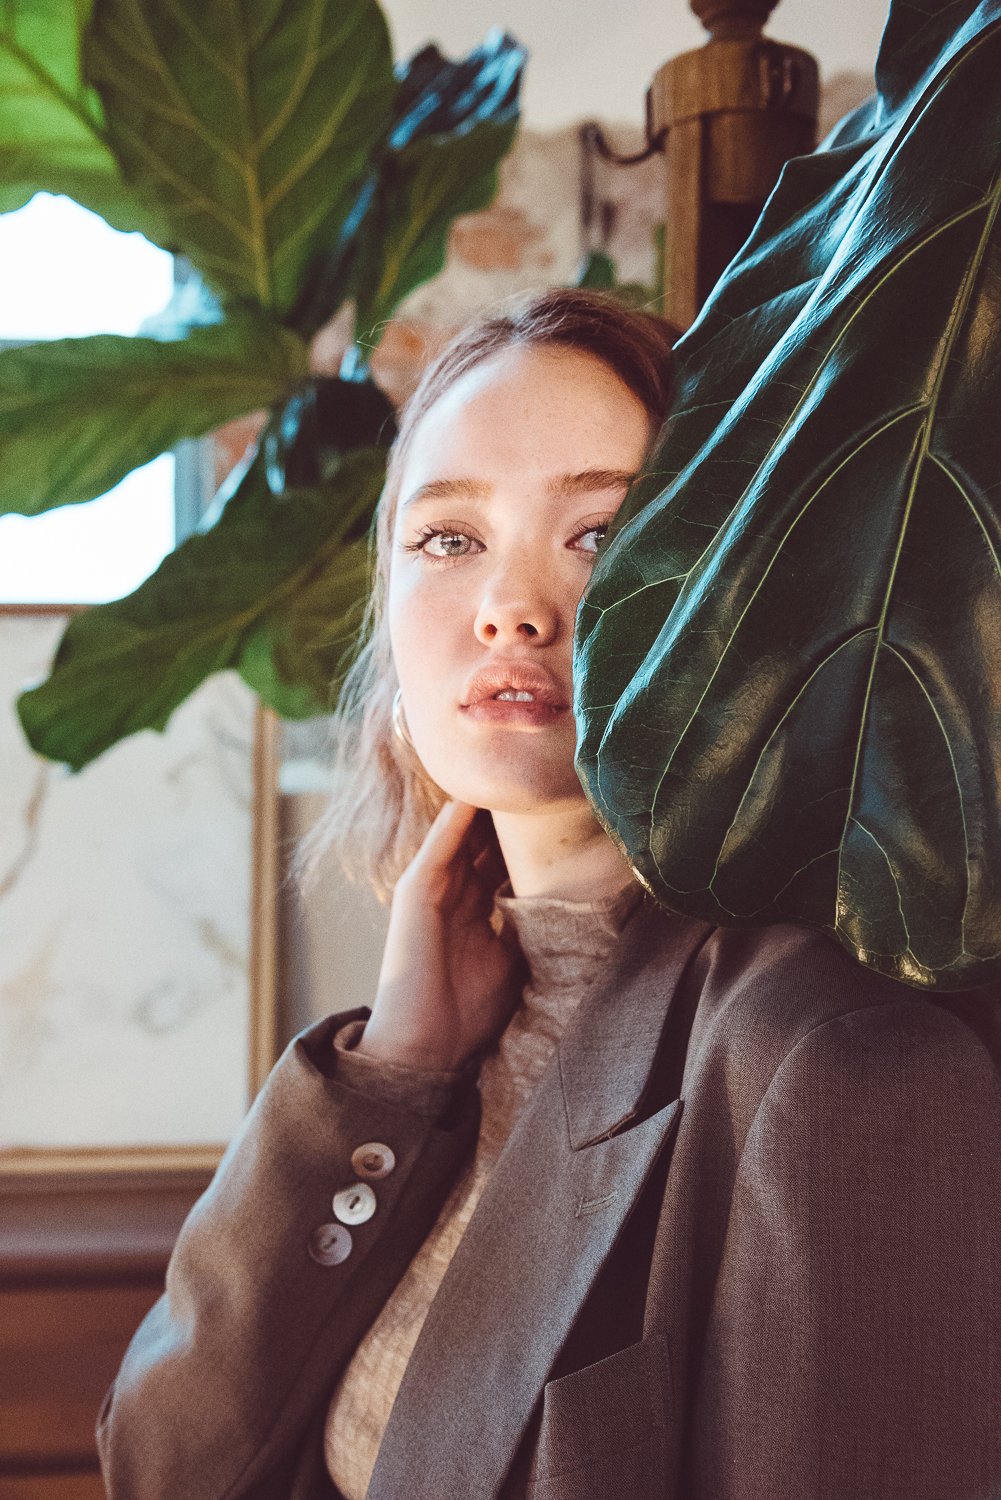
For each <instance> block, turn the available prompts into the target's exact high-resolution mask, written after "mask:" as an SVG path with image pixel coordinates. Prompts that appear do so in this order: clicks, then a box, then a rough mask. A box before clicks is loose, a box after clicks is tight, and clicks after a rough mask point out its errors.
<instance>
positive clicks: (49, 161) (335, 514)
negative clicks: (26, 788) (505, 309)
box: [0, 0, 525, 770]
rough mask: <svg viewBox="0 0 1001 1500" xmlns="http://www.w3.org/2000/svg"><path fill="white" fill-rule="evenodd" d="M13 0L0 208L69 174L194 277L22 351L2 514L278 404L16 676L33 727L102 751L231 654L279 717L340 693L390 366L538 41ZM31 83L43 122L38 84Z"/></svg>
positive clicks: (342, 13) (356, 9)
mask: <svg viewBox="0 0 1001 1500" xmlns="http://www.w3.org/2000/svg"><path fill="white" fill-rule="evenodd" d="M2 15H3V19H2V21H0V194H2V193H5V194H6V197H2V196H0V203H2V204H3V205H4V206H5V207H10V208H13V207H17V206H19V205H20V204H21V203H23V202H24V201H26V199H27V198H28V197H30V195H31V193H32V192H34V191H36V190H38V189H48V190H50V191H54V192H67V193H70V194H71V195H72V196H76V197H78V198H79V200H80V201H81V202H83V203H85V204H86V205H87V206H88V207H92V208H95V209H96V210H97V211H98V212H105V211H106V212H107V216H108V218H109V222H113V223H116V224H118V225H119V226H123V227H133V225H134V226H136V227H141V228H142V229H143V231H144V232H145V233H146V234H148V235H150V237H152V238H154V239H156V240H157V242H158V243H160V244H161V245H163V246H165V247H166V248H168V249H170V250H172V251H175V252H180V253H183V255H184V256H185V257H186V260H187V262H188V263H190V266H191V268H192V271H193V274H192V275H191V277H190V279H189V280H188V281H187V282H186V283H185V284H183V285H182V286H180V287H179V289H178V292H177V295H176V296H175V298H174V300H173V302H172V303H171V305H170V306H169V307H168V308H167V309H165V311H164V312H163V313H162V314H161V315H159V316H158V317H156V318H154V319H152V320H150V322H149V323H148V324H147V325H146V326H145V327H144V328H143V329H142V330H140V333H139V334H137V335H136V336H135V337H132V338H123V337H118V336H112V335H102V336H98V337H93V338H84V339H60V340H55V341H53V342H47V343H39V344H28V345H24V346H21V347H18V348H12V349H8V350H5V351H3V352H2V353H0V513H3V512H8V513H10V512H17V513H20V514H23V515H37V514H40V513H41V512H43V511H45V510H47V509H49V508H51V507H53V506H57V505H65V504H70V503H78V502H82V501H86V500H90V499H93V498H94V497H95V496H97V495H99V494H102V493H104V492H105V491H106V490H108V489H109V488H111V486H112V485H114V484H116V483H117V482H118V481H119V480H120V479H122V478H123V477H124V476H125V475H126V474H127V473H129V472H130V470H132V469H133V468H135V467H137V466H138V465H139V464H142V463H145V462H146V461H148V460H149V459H151V458H153V457H155V456H156V455H157V454H158V453H161V452H163V451H165V450H166V449H168V448H170V447H172V446H173V445H174V444H175V443H176V442H177V441H178V440H179V439H181V438H185V437H194V436H197V435H199V434H202V433H206V432H209V431H211V430H212V429H214V428H215V427H217V426H219V425H220V424H221V423H223V422H225V421H227V420H229V419H231V418H233V417H238V416H242V415H244V414H249V413H254V412H257V411H260V410H261V409H262V408H263V409H264V410H265V411H266V412H267V414H268V415H267V419H266V421H265V423H264V427H263V430H262V435H261V438H260V440H259V442H258V444H257V447H256V450H255V451H254V452H253V453H252V454H251V455H249V457H248V459H247V461H246V462H245V463H244V464H243V465H242V466H241V468H240V469H239V470H238V471H237V472H236V473H234V474H233V475H231V476H230V478H229V479H228V480H227V482H226V483H225V484H224V486H223V489H222V490H221V491H220V493H219V495H218V496H217V497H216V501H215V503H214V505H213V507H212V509H211V510H210V512H209V513H208V515H207V516H206V517H204V518H203V521H202V522H201V524H200V525H199V527H198V529H197V531H196V532H195V533H194V534H193V535H192V536H190V537H188V538H186V539H185V540H184V541H182V542H181V544H180V545H179V546H178V547H177V548H175V550H174V551H173V552H172V553H170V554H169V555H168V556H167V557H166V558H165V559H164V561H163V562H162V564H161V565H160V567H159V568H158V569H157V570H156V571H155V572H154V573H153V574H152V575H151V576H150V577H149V578H148V579H146V580H145V582H144V583H143V584H141V585H140V587H139V588H138V589H137V590H135V591H134V592H133V593H132V594H131V595H129V596H128V597H127V598H125V599H118V600H113V601H111V602H110V603H107V604H100V605H95V606H92V607H89V608H88V609H86V610H82V611H80V612H79V613H77V614H75V615H74V617H73V618H72V619H71V621H70V622H69V624H68V626H67V628H66V630H65V632H64V634H63V637H62V640H61V641H60V644H59V647H58V649H57V651H56V654H55V657H54V660H53V663H52V667H51V671H50V674H49V676H48V678H47V679H46V680H44V681H43V682H41V683H39V684H37V685H35V686H33V687H30V688H29V689H28V690H27V691H25V692H23V693H22V694H21V695H20V697H19V698H18V702H17V709H18V714H19V716H20V720H21V724H22V726H23V728H24V731H25V734H26V736H27V738H28V741H29V743H30V744H31V745H32V747H33V748H34V749H35V750H36V751H37V752H38V753H39V754H41V755H44V756H47V757H49V758H51V759H55V760H59V761H61V762H63V763H65V764H66V765H67V766H69V767H70V768H71V769H73V770H79V769H81V768H82V767H83V766H84V765H86V764H88V763H89V762H90V761H91V760H93V759H94V758H95V757H96V756H98V755H100V754H102V753H103V752H104V751H105V750H106V749H108V748H109V747H110V746H111V745H113V744H115V743H116V742H117V741H118V740H120V739H122V738H124V737H125V736H126V735H129V734H133V733H136V732H138V731H139V730H141V729H148V728H152V729H163V728H164V727H165V725H166V723H167V721H168V719H169V718H170V715H171V714H172V713H173V711H174V710H175V709H176V708H177V706H178V705H179V704H180V703H181V702H182V701H183V700H184V698H185V697H187V696H188V695H189V694H190V693H191V692H192V691H193V690H194V689H195V688H196V687H198V685H199V684H200V683H201V682H202V681H204V679H205V678H206V677H207V676H208V675H209V674H210V673H212V672H216V671H219V670H221V669H223V668H232V669H234V670H236V671H238V672H239V673H240V675H241V676H242V677H243V678H244V680H245V681H246V682H247V683H248V684H249V685H250V686H251V687H252V688H253V689H254V691H255V692H256V693H257V694H258V695H259V696H260V698H261V699H262V701H263V702H264V703H266V704H267V705H269V706H270V707H272V708H273V709H275V710H276V711H277V712H278V713H280V714H281V715H283V716H284V717H287V718H297V717H308V716H310V715H313V714H320V713H324V712H327V711H329V710H330V709H331V708H332V706H333V704H334V702H335V701H336V695H337V691H338V687H339V683H340V680H341V677H342V675H343V669H344V666H345V664H346V654H347V652H348V649H349V647H350V646H351V644H352V642H353V639H354V638H355V636H356V635H357V626H358V623H359V619H360V614H361V611H362V609H363V606H364V602H365V599H366V597H367V594H368V587H369V561H368V545H367V537H368V530H369V525H370V521H371V517H372V514H373V510H374V507H375V502H376V500H377V498H378V494H379V491H380V489H381V486H382V481H383V478H384V472H385V458H386V452H387V449H388V447H389V444H390V442H391V441H392V438H393V435H394V432H395V423H394V414H393V409H392V407H391V405H390V403H389V401H388V400H387V398H386V397H385V396H384V395H383V393H382V392H381V391H380V390H379V389H378V387H377V386H376V385H375V383H374V382H373V380H372V378H371V376H370V374H369V371H368V361H369V358H370V355H371V351H372V349H373V348H374V346H375V345H376V344H377V342H378V338H379V336H380V333H381V330H382V327H383V326H384V323H385V320H386V319H388V318H389V317H391V315H392V313H393V311H394V309H395V308H396V306H397V305H398V304H399V302H400V301H401V300H402V298H403V297H404V296H406V294H407V293H408V292H409V291H411V290H412V289H413V288H414V287H415V286H417V285H419V284H420V282H421V281H422V280H424V279H425V278H427V277H428V276H430V275H432V274H433V273H434V272H435V271H437V270H438V269H439V268H440V266H441V264H442V263H443V260H444V255H445V245H446V240H447V236H448V231H449V227H450V225H451V223H452V220H453V219H454V218H455V217H456V215H458V214H460V213H464V212H468V211H471V210H474V209H477V208H481V207H485V206H486V205H487V204H488V203H489V202H490V200H491V199H492V197H493V195H494V193H495V191H496V186H497V168H498V164H499V162H500V160H501V158H502V157H503V156H504V154H505V153H506V152H507V150H508V149H509V148H510V146H511V144H512V142H513V139H514V135H515V132H516V130H517V125H518V93H519V87H520V82H521V76H522V71H523V68H524V61H525V54H524V51H523V49H522V48H521V47H520V46H519V45H518V44H517V43H516V42H515V41H514V40H513V39H512V38H511V37H509V36H507V35H506V34H504V33H502V32H500V31H497V30H495V31H493V32H491V33H490V35H489V36H488V37H487V39H486V40H485V42H484V43H483V45H482V46H481V47H479V48H476V49H475V50H474V51H473V52H471V53H470V54H469V56H468V57H466V58H464V59H461V60H459V61H458V62H453V61H450V60H448V59H446V58H444V57H443V56H442V55H441V53H440V52H439V51H438V50H437V48H435V47H425V48H422V49H421V50H420V51H419V52H418V53H417V54H416V55H415V56H414V57H413V58H412V59H411V60H410V61H409V62H405V63H401V64H399V65H397V66H396V67H395V68H394V65H393V61H392V55H391V49H390V42H389V35H388V31H387V27H386V22H385V18H384V16H383V13H382V11H381V9H380V8H379V6H378V4H377V3H376V0H343V3H339V4H338V5H336V6H329V5H325V4H321V5H314V4H308V3H305V0H243V3H242V4H241V5H240V6H239V7H235V6H212V5H208V6H206V5H204V4H202V3H201V0H197V3H196V0H174V3H172V4H171V5H170V6H164V5H162V4H160V3H159V0H94V3H93V5H91V4H88V3H83V0H81V3H79V4H76V5H73V6H60V5H56V4H55V3H53V0H11V3H9V4H8V5H7V6H5V8H4V10H3V13H2ZM81 59H82V62H81ZM26 78H30V79H32V80H34V82H32V83H31V85H30V89H33V90H34V94H33V95H32V97H33V98H35V96H37V99H36V103H37V104H38V108H37V109H36V110H35V113H34V114H33V115H32V117H31V120H30V121H24V120H21V119H20V117H19V116H18V114H17V110H16V108H15V107H14V101H15V100H16V99H17V98H18V97H20V96H23V95H24V94H25V92H26V91H28V92H30V90H29V86H28V85H27V84H26V83H25V79H26ZM43 104H44V106H45V109H46V110H47V111H48V112H47V114H45V116H44V118H45V119H46V120H48V121H49V122H50V128H48V130H47V133H46V131H45V130H43V129H42V127H41V125H40V124H39V123H38V122H39V121H41V120H42V118H43V114H42V106H43ZM81 142H85V143H86V149H84V146H83V145H82V144H81ZM26 143H27V144H26ZM29 147H30V149H29ZM74 153H75V155H74ZM74 161H75V162H76V163H77V165H78V166H79V168H80V170H79V171H78V172H77V174H76V176H74V175H73V173H72V172H71V171H70V170H69V166H68V163H69V164H70V165H72V163H73V162H74ZM84 168H86V170H84ZM345 303H350V304H351V305H352V306H353V308H354V340H355V341H354V344H353V346H352V347H351V349H349V356H350V358H348V359H347V360H346V361H345V365H344V367H343V368H342V370H341V372H340V374H339V375H336V376H335V375H330V374H326V373H324V374H316V373H312V372H311V353H310V341H311V340H312V338H313V336H314V334H316V333H317V331H318V330H319V329H321V328H322V327H323V326H324V325H325V324H326V323H327V322H329V320H330V319H331V318H332V317H333V316H334V315H335V314H337V313H338V312H339V310H340V309H341V308H342V307H343V306H344V304H345Z"/></svg>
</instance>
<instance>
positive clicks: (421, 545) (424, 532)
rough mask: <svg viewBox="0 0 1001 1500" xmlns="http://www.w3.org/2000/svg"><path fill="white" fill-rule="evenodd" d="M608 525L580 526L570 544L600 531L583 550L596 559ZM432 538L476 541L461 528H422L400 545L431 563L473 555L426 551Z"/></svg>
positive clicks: (450, 560) (455, 560) (594, 522)
mask: <svg viewBox="0 0 1001 1500" xmlns="http://www.w3.org/2000/svg"><path fill="white" fill-rule="evenodd" d="M610 525H611V522H610V521H592V522H591V524H590V525H589V526H582V527H581V528H580V530H579V531H576V532H575V533H574V535H573V536H572V537H571V538H570V543H575V542H579V541H580V540H581V538H582V537H585V536H590V535H591V533H592V532H595V531H600V532H601V533H602V535H601V536H600V537H599V538H598V543H597V546H595V548H594V549H593V551H592V550H591V549H590V548H584V549H583V550H584V551H585V552H586V553H589V554H590V556H592V557H596V556H597V555H598V548H599V547H600V546H601V543H602V542H603V541H604V539H605V533H607V531H608V528H609V526H610ZM434 537H445V538H447V539H448V540H450V541H451V540H453V539H454V540H456V541H458V540H462V541H467V542H475V540H476V539H475V537H472V536H470V535H469V533H468V531H463V529H462V527H461V526H423V527H421V530H420V531H419V532H418V533H417V536H416V538H415V539H414V541H412V542H404V543H403V544H402V547H403V551H404V552H420V553H422V554H423V556H424V557H426V558H427V560H428V562H432V563H448V562H460V561H461V560H462V558H464V557H470V556H474V555H475V554H474V553H471V552H469V551H465V552H451V553H444V554H441V553H437V552H429V551H428V550H427V544H428V542H429V541H431V540H432V539H433V538H434Z"/></svg>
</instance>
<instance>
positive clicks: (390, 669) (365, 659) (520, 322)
mask: <svg viewBox="0 0 1001 1500" xmlns="http://www.w3.org/2000/svg"><path fill="white" fill-rule="evenodd" d="M677 337H678V330H677V329H676V328H674V327H673V325H672V324H670V323H668V322H667V321H666V320H665V319H663V318H660V317H657V316H656V315H655V314H653V313H648V312H645V311H641V310H637V309H633V308H630V307H627V306H625V305H624V304H623V303H621V302H619V301H618V300H617V299H616V298H615V297H614V296H612V295H610V294H609V293H605V292H597V291H590V290H584V289H582V288H576V287H559V288H555V289H552V290H549V291H545V292H541V293H538V292H537V293H533V294H530V295H529V296H527V297H524V296H523V297H522V298H521V299H519V301H517V302H515V303H514V304H513V305H511V304H510V303H509V304H507V305H505V306H504V307H503V309H502V310H501V311H494V312H488V313H487V314H485V315H482V316H481V317H479V318H478V319H476V320H475V321H474V322H472V323H470V324H468V325H467V326H466V327H465V328H463V329H461V330H460V331H459V333H457V334H456V335H455V337H454V338H453V339H451V340H450V342H449V343H448V344H447V345H446V346H445V347H444V348H443V349H442V350H441V351H440V352H439V353H438V355H437V356H436V357H435V358H434V359H433V360H432V361H431V363H430V364H429V365H428V366H427V368H426V369H425V370H424V372H423V374H422V376H421V379H420V381H419V383H418V385H417V388H416V389H415V391H414V392H413V394H412V395H411V396H410V397H409V399H408V400H407V401H406V402H405V403H404V405H403V407H402V408H401V411H400V413H399V422H398V430H397V435H396V438H395V440H394V442H393V445H392V447H391V449H390V451H389V458H388V463H387V468H386V479H385V484H384V486H383V489H382V492H381V494H380V497H379V501H378V504H377V506H376V511H375V516H374V519H373V523H372V529H371V532H370V548H371V549H372V553H373V556H372V564H373V567H372V575H373V582H372V590H371V593H370V595H369V599H368V603H367V606H366V610H365V615H364V618H363V620H362V624H361V628H360V631H359V636H358V644H357V649H356V652H355V654H354V656H353V659H352V661H351V665H350V667H349V668H348V671H347V674H346V676H345V678H344V682H343V686H342V688H341V692H340V695H339V698H338V702H337V707H336V709H335V711H334V713H333V715H332V717H331V722H330V726H329V735H328V744H329V746H330V747H331V748H332V772H333V790H332V792H331V795H330V799H329V802H328V804H327V806H326V808H325V810H324V812H323V813H322V814H321V816H320V818H319V819H318V820H317V822H316V824H315V825H314V826H313V827H312V828H311V829H310V831H309V832H308V833H307V834H305V835H304V836H303V838H301V839H300V840H299V842H298V844H297V845H296V846H295V848H294V851H293V854H292V858H291V862H290V872H289V873H290V875H291V877H292V878H293V879H294V880H295V882H296V883H297V885H298V887H299V889H300V891H302V892H303V893H305V892H307V891H308V890H309V889H310V888H311V887H312V885H313V884H314V882H315V880H316V878H317V876H318V874H319V870H320V866H321V865H322V864H323V863H324V860H325V856H326V854H327V852H328V850H329V849H330V848H331V846H333V847H335V848H336V851H337V854H338V857H339V861H340V864H341V866H342V868H343V870H344V872H345V873H346V874H347V876H348V877H349V879H351V880H353V881H355V882H357V883H359V884H364V885H368V886H370V887H371V888H372V889H373V890H374V892H375V894H376V896H377V897H378V899H379V900H380V901H383V902H386V901H388V900H389V899H390V897H391V895H392V892H393V887H394V886H395V884H396V881H397V880H398V879H399V877H400V875H401V874H402V873H403V871H404V870H405V869H406V867H407V865H408V864H409V863H410V861H411V860H412V859H413V857H414V855H415V854H416V852H417V850H418V848H419V847H420V844H421V841H422V840H423V838H424V836H425V834H426V833H427V830H428V828H429V827H430V825H431V823H432V822H433V820H434V818H435V817H436V815H437V813H438V812H439V810H440V808H441V807H442V805H443V804H444V802H445V801H446V800H447V796H446V793H445V792H443V791H442V789H441V787H439V786H438V785H437V783H436V782H434V781H433V780H432V779H431V777H430V776H429V775H428V774H427V772H426V771H425V770H424V767H423V766H422V765H421V763H420V761H419V759H418V758H417V756H416V754H415V753H414V752H413V751H412V750H411V749H410V748H409V747H408V746H406V745H405V744H403V743H402V742H401V741H400V740H399V739H398V737H397V736H396V735H395V734H394V732H393V727H392V705H393V695H394V693H395V692H396V688H397V686H398V683H397V676H396V669H395V666H394V664H393V656H392V650H391V647H390V639H389V622H388V618H387V611H386V599H387V591H388V585H389V566H390V557H391V549H392V536H393V529H394V527H395V524H396V509H397V504H398V500H399V492H400V484H401V480H402V475H403V470H404V466H405V464H406V460H407V455H408V453H409V450H410V446H411V443H412V441H413V436H414V432H415V431H416V428H417V425H418V423H419V422H420V420H421V418H422V417H423V416H424V414H425V413H426V412H427V411H428V410H429V408H430V407H431V406H433V405H434V403H435V402H436V401H437V400H438V399H439V397H440V396H442V395H444V393H445V392H446V391H447V390H448V389H449V387H450V386H452V385H453V384H454V383H455V381H457V380H458V379H459V378H460V377H461V376H462V375H464V374H465V373H466V372H467V371H468V370H471V369H472V368H473V367H474V366H475V365H477V364H479V363H480V362H481V361H482V360H484V359H486V358H488V357H489V356H490V355H493V354H496V353H498V352H499V351H501V350H503V349H506V348H509V347H511V346H512V345H515V346H518V347H522V348H526V347H529V348H530V347H540V346H552V345H558V346H562V347H565V348H570V349H577V350H581V351H583V352H584V353H587V354H593V355H596V356H597V357H598V358H599V359H601V360H603V361H604V362H605V364H607V365H608V366H609V367H610V368H611V369H612V370H613V371H614V372H615V374H617V375H618V376H619V377H620V379H621V380H622V381H623V382H624V383H625V384H626V385H627V386H628V387H629V389H630V390H631V391H632V393H633V394H634V395H635V396H636V397H637V398H638V399H639V400H640V401H641V402H642V403H643V405H644V406H645V408H646V410H647V412H648V413H649V415H650V417H651V419H652V424H653V428H654V431H655V433H657V434H658V436H659V433H660V430H661V428H662V427H663V424H664V423H665V422H666V420H667V416H668V412H669V410H670V405H671V401H672V398H673V395H674V358H673V354H672V345H673V344H674V341H675V340H676V338H677ZM655 446H656V439H655V440H654V442H653V443H651V445H650V450H648V451H652V449H653V448H654V447H655Z"/></svg>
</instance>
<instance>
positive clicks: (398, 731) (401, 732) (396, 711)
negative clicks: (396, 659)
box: [391, 688, 414, 750]
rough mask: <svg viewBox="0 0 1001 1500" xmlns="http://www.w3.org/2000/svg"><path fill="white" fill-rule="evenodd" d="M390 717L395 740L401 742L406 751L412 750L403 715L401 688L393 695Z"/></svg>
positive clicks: (412, 744) (411, 741) (408, 731)
mask: <svg viewBox="0 0 1001 1500" xmlns="http://www.w3.org/2000/svg"><path fill="white" fill-rule="evenodd" d="M391 717H392V720H393V733H394V734H395V735H396V738H397V739H398V740H402V741H403V743H404V744H405V745H406V747H407V749H408V750H413V749H414V742H413V740H412V739H411V738H410V730H409V728H408V726H407V721H406V718H405V717H404V713H403V691H402V689H401V688H397V689H396V692H395V693H394V694H393V712H392V715H391Z"/></svg>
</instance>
